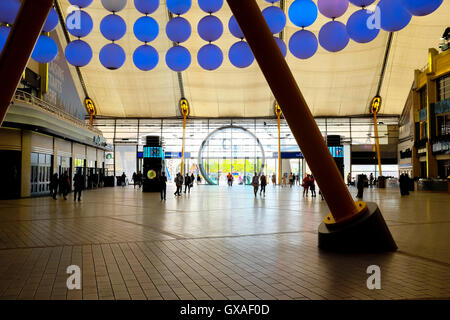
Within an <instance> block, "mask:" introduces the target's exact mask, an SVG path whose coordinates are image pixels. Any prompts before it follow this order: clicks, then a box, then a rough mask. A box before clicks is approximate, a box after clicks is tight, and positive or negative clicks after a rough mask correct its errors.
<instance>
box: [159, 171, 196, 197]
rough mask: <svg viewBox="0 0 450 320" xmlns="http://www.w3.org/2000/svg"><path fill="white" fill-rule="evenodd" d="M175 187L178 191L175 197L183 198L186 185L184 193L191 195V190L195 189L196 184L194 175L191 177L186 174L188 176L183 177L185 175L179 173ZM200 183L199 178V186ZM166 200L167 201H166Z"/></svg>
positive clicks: (175, 180)
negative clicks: (182, 194)
mask: <svg viewBox="0 0 450 320" xmlns="http://www.w3.org/2000/svg"><path fill="white" fill-rule="evenodd" d="M174 182H175V185H176V186H177V190H176V191H175V193H174V195H175V196H181V193H182V192H183V184H184V193H186V192H187V193H191V188H193V187H194V182H195V175H194V174H193V173H192V174H191V175H189V173H186V175H185V176H184V177H183V175H182V174H181V173H180V172H178V173H177V176H176V177H175V179H174ZM198 183H199V180H198V178H197V184H198ZM164 200H165V199H164Z"/></svg>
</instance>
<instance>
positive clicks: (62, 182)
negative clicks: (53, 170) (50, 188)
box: [59, 171, 72, 200]
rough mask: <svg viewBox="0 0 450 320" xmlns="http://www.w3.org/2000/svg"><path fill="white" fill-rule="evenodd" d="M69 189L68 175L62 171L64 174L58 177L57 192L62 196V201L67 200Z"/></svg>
mask: <svg viewBox="0 0 450 320" xmlns="http://www.w3.org/2000/svg"><path fill="white" fill-rule="evenodd" d="M71 187H72V186H71V183H70V178H69V174H68V173H67V171H64V174H63V175H61V176H60V177H59V192H60V193H61V194H62V195H63V198H64V200H67V195H68V194H69V192H70V189H71Z"/></svg>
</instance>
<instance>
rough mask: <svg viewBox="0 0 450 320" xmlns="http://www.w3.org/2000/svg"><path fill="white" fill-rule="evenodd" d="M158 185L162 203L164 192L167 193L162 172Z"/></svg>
mask: <svg viewBox="0 0 450 320" xmlns="http://www.w3.org/2000/svg"><path fill="white" fill-rule="evenodd" d="M159 184H160V188H161V201H163V200H166V191H167V177H166V173H165V172H164V171H163V172H162V173H161V175H160V176H159Z"/></svg>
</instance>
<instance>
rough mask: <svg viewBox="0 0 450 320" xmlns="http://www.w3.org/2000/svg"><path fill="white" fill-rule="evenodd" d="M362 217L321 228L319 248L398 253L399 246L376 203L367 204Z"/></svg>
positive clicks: (335, 250) (322, 224) (338, 250)
mask: <svg viewBox="0 0 450 320" xmlns="http://www.w3.org/2000/svg"><path fill="white" fill-rule="evenodd" d="M367 208H368V210H367V211H366V212H364V213H363V214H362V215H361V216H359V217H357V218H354V219H352V220H350V221H348V222H345V223H342V224H339V225H331V226H329V225H326V224H325V223H323V222H322V223H321V224H320V226H319V248H320V249H323V250H327V251H334V252H354V253H365V252H367V253H369V252H383V251H384V252H386V251H396V250H397V244H396V243H395V241H394V238H392V235H391V232H390V231H389V228H388V227H387V225H386V221H384V218H383V216H382V215H381V212H380V209H379V208H378V206H377V204H376V203H373V202H367Z"/></svg>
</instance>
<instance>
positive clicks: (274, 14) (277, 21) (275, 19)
mask: <svg viewBox="0 0 450 320" xmlns="http://www.w3.org/2000/svg"><path fill="white" fill-rule="evenodd" d="M262 14H263V16H264V18H265V19H266V22H267V24H268V25H269V29H270V31H271V32H272V33H273V34H275V33H280V32H281V31H283V29H284V27H285V26H286V15H285V14H284V12H283V10H281V9H280V8H279V7H275V6H271V7H267V8H265V9H264V10H263V11H262Z"/></svg>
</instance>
